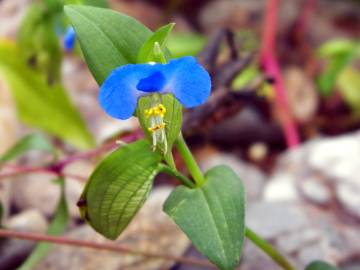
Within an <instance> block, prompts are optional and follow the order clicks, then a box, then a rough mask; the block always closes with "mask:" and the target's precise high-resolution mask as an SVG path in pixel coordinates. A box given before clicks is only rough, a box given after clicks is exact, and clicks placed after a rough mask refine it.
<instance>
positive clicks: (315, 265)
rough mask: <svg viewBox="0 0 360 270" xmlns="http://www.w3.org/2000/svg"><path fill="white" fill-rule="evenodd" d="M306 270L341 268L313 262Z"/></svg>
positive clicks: (335, 269) (337, 269)
mask: <svg viewBox="0 0 360 270" xmlns="http://www.w3.org/2000/svg"><path fill="white" fill-rule="evenodd" d="M305 270H339V268H337V267H335V266H333V265H330V264H328V263H327V262H323V261H313V262H312V263H310V264H309V265H308V266H307V267H306V268H305Z"/></svg>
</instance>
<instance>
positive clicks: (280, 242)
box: [276, 228, 321, 254]
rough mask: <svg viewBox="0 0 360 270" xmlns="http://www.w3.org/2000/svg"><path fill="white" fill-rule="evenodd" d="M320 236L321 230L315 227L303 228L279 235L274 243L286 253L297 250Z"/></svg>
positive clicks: (315, 240)
mask: <svg viewBox="0 0 360 270" xmlns="http://www.w3.org/2000/svg"><path fill="white" fill-rule="evenodd" d="M320 238H321V232H319V231H318V230H316V229H311V228H308V229H304V230H299V231H296V232H294V233H290V234H284V235H281V236H280V237H279V238H278V239H277V240H276V245H277V247H279V249H280V250H282V251H284V252H285V253H287V254H290V253H294V252H296V251H299V250H300V249H302V248H303V247H304V246H306V245H310V244H313V243H315V242H317V241H318V240H319V239H320Z"/></svg>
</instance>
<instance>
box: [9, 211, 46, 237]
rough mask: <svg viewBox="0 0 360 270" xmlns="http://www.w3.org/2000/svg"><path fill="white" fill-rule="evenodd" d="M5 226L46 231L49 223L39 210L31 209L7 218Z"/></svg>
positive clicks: (39, 231)
mask: <svg viewBox="0 0 360 270" xmlns="http://www.w3.org/2000/svg"><path fill="white" fill-rule="evenodd" d="M5 226H6V227H7V228H9V229H12V230H17V231H30V232H37V233H45V232H46V230H47V226H48V223H47V220H46V219H45V217H44V215H43V214H42V213H41V212H40V211H39V210H37V209H29V210H25V211H23V212H21V213H19V214H17V215H15V216H12V217H11V218H10V219H8V220H6V221H5Z"/></svg>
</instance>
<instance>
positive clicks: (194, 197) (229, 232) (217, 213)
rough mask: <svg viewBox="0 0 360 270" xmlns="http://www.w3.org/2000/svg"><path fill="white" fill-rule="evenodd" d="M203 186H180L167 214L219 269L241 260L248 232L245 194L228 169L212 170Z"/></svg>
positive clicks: (175, 192)
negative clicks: (246, 232) (245, 222)
mask: <svg viewBox="0 0 360 270" xmlns="http://www.w3.org/2000/svg"><path fill="white" fill-rule="evenodd" d="M205 178H206V180H207V181H206V182H205V184H204V185H203V186H201V187H199V188H195V189H190V188H187V187H185V186H180V187H177V188H176V189H175V190H174V191H173V192H172V193H171V194H170V196H169V198H168V199H167V200H166V202H165V205H164V211H165V212H166V213H167V214H168V215H169V216H170V217H171V218H172V219H173V220H174V221H175V223H176V224H177V225H178V226H179V227H180V228H181V229H182V230H183V231H184V232H185V234H186V235H187V236H188V237H189V238H190V240H191V241H192V242H193V244H194V245H195V247H196V248H197V249H198V250H199V251H200V252H201V253H202V254H203V255H205V256H206V257H207V258H208V259H209V260H210V261H211V262H213V263H214V264H215V265H216V266H218V267H219V268H220V269H225V270H230V269H234V268H235V267H236V265H237V264H238V263H239V261H240V254H241V250H242V246H243V241H244V233H245V224H244V219H245V193H244V188H243V185H242V183H241V181H240V179H239V177H238V176H237V175H236V174H235V173H234V172H233V171H232V170H231V169H230V168H229V167H226V166H217V167H214V168H212V169H211V170H209V171H208V172H207V173H206V175H205Z"/></svg>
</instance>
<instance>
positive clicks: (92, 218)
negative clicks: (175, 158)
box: [78, 140, 161, 239]
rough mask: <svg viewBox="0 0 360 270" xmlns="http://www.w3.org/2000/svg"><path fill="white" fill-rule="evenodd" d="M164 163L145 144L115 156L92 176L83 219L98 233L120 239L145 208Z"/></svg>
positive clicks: (83, 202)
mask: <svg viewBox="0 0 360 270" xmlns="http://www.w3.org/2000/svg"><path fill="white" fill-rule="evenodd" d="M160 161H161V156H160V155H159V154H158V153H156V152H153V151H151V150H150V145H149V144H148V143H147V142H146V141H144V140H141V141H137V142H135V143H131V144H128V145H126V146H123V147H121V148H119V149H117V150H116V151H114V152H113V153H111V154H110V155H109V156H108V157H107V158H105V159H104V160H103V161H102V162H101V163H100V164H99V165H98V167H97V168H96V170H95V171H94V172H93V174H92V175H91V176H90V179H89V182H88V184H87V185H86V187H85V189H84V191H83V194H82V195H81V198H80V200H79V203H78V205H79V207H80V213H81V214H82V216H83V217H84V218H85V219H86V221H87V222H88V223H89V224H90V225H91V226H92V227H93V228H94V229H95V230H96V231H98V232H99V233H101V234H102V235H104V236H105V237H107V238H110V239H116V238H117V237H118V236H119V235H120V233H121V232H122V231H123V230H124V229H125V228H126V226H127V225H128V224H129V222H130V221H131V220H132V218H133V217H134V215H135V214H136V213H137V212H138V210H139V209H140V207H141V206H142V205H143V204H144V202H145V200H146V198H147V195H148V193H149V191H150V189H151V186H152V182H153V178H154V177H155V175H156V174H157V173H158V172H159V170H160V165H159V163H160Z"/></svg>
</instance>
